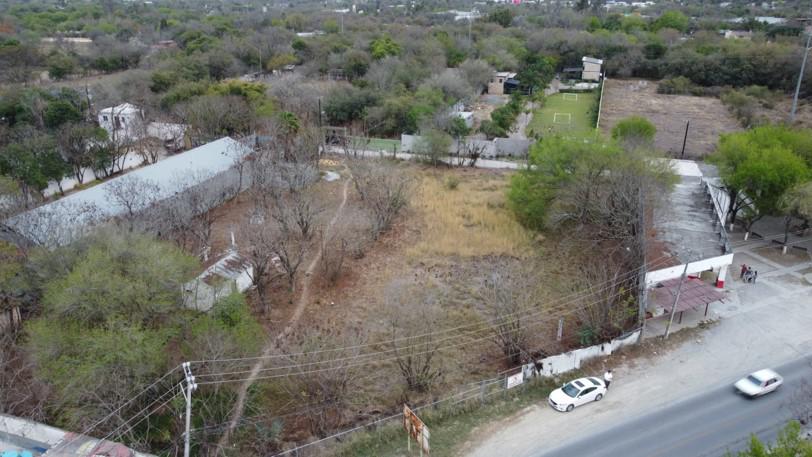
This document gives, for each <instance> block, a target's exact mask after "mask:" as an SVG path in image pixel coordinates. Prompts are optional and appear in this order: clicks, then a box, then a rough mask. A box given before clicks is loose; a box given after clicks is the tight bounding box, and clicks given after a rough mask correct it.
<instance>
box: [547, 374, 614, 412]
mask: <svg viewBox="0 0 812 457" xmlns="http://www.w3.org/2000/svg"><path fill="white" fill-rule="evenodd" d="M604 395H606V386H605V385H604V383H603V381H602V380H600V379H598V378H593V377H588V378H579V379H576V380H574V381H570V382H568V383H566V384H564V385H563V386H561V387H560V388H558V389H555V390H554V391H552V392H551V393H550V397H549V398H548V399H547V401H548V403H550V406H552V407H553V408H554V409H556V410H558V411H566V412H570V411H572V410H573V409H575V407H576V406H581V405H583V404H584V403H589V402H593V401H601V399H602V398H603V397H604Z"/></svg>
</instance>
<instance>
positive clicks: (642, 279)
mask: <svg viewBox="0 0 812 457" xmlns="http://www.w3.org/2000/svg"><path fill="white" fill-rule="evenodd" d="M637 206H638V208H639V209H638V211H639V212H640V214H638V216H637V225H638V229H637V230H638V233H637V238H638V241H637V244H638V246H639V248H640V249H641V250H642V252H641V256H642V257H643V259H642V263H641V264H640V273H638V275H639V276H638V277H637V281H638V287H639V290H638V293H637V302H638V303H637V304H638V309H637V313H638V314H637V321H638V322H637V325H639V326H640V338H639V339H638V341H643V333H644V332H645V330H646V305H647V302H646V301H647V298H648V297H647V293H648V287H647V285H646V206H645V200H643V187H642V186H640V187H638V188H637Z"/></svg>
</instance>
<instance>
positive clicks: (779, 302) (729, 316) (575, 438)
mask: <svg viewBox="0 0 812 457" xmlns="http://www.w3.org/2000/svg"><path fill="white" fill-rule="evenodd" d="M759 246H768V244H767V243H763V242H759V243H755V242H754V243H753V245H752V246H744V247H739V248H737V252H736V255H735V257H734V260H733V264H734V265H740V264H742V263H746V264H748V265H753V266H754V268H756V269H758V271H759V276H758V279H759V282H758V283H756V284H745V283H743V282H741V281H740V280H739V278H738V276H737V275H731V276H733V277H732V278H730V279H729V280H728V283H727V284H726V286H727V287H728V289H727V291H726V295H727V298H726V299H725V301H724V303H721V304H717V305H715V306H713V307H712V308H711V316H712V317H713V318H715V319H718V323H717V324H716V325H713V326H711V327H710V328H707V329H705V330H703V331H701V332H698V333H696V334H695V337H694V338H692V339H691V340H688V341H685V342H684V343H682V344H678V345H676V346H674V347H672V348H670V349H663V350H656V351H655V352H653V353H647V354H646V355H645V356H639V357H634V358H632V357H630V358H627V359H624V355H623V354H621V355H620V357H619V358H618V357H615V358H613V360H610V361H607V363H609V364H611V365H607V366H605V367H603V368H610V367H611V368H612V370H613V372H614V373H615V382H614V383H613V384H612V392H611V395H609V396H607V397H606V398H604V399H603V400H602V401H601V402H599V403H597V404H593V405H589V407H584V408H577V409H576V410H575V411H573V412H572V413H569V414H560V413H557V412H556V411H554V410H553V409H552V408H550V407H549V406H547V405H546V404H545V403H542V402H540V403H539V404H537V405H532V406H529V407H527V408H524V409H523V410H522V411H520V412H519V413H517V414H515V415H513V416H511V417H509V418H506V419H504V420H500V421H494V422H491V423H488V424H486V425H484V426H482V427H480V428H479V429H478V430H476V432H475V433H472V434H471V438H470V439H469V441H467V442H466V443H465V444H464V445H463V446H461V447H460V449H459V450H458V452H457V453H456V454H457V455H458V456H459V457H463V456H464V457H493V456H497V455H504V456H510V457H537V456H538V455H539V454H540V453H541V452H549V451H551V450H553V449H554V448H555V447H557V446H559V445H570V444H572V443H577V442H579V440H581V439H583V438H584V437H585V436H587V435H588V434H589V433H585V432H584V430H588V431H589V432H591V433H595V432H600V431H602V430H607V429H610V428H612V427H615V426H617V425H618V424H620V423H625V421H627V420H636V419H638V418H641V417H651V416H648V415H654V414H657V412H658V411H661V410H671V408H672V407H673V406H674V405H677V404H681V403H682V402H684V401H685V399H686V398H692V396H694V395H697V394H698V393H702V392H706V391H707V390H708V389H709V388H713V387H714V386H729V385H730V384H731V383H732V382H734V381H735V380H736V379H737V378H738V377H741V376H742V374H743V373H748V372H749V371H752V370H755V369H758V368H762V367H767V366H782V365H783V364H787V363H791V362H793V361H794V360H796V359H798V358H799V357H809V356H812V331H810V328H812V283H810V282H807V281H806V280H805V279H804V278H805V275H806V274H808V272H810V271H812V261H810V260H806V261H800V262H799V261H797V260H796V261H790V259H789V258H787V257H780V256H777V255H774V254H775V253H773V254H769V252H767V251H766V250H765V249H766V248H761V247H759ZM770 258H773V259H775V260H771V259H770ZM694 314H695V315H692V316H693V317H691V318H690V319H693V321H690V319H689V318H688V317H686V325H687V323H688V322H689V321H690V322H693V325H695V324H696V321H697V320H698V319H702V318H703V317H702V313H701V312H698V313H694ZM650 327H651V328H653V325H652V326H650ZM650 334H653V332H650ZM653 341H655V342H656V340H653ZM603 368H598V369H597V370H596V372H595V373H592V374H596V375H600V373H601V372H602V369H603ZM810 379H812V371H810ZM560 380H561V381H562V382H563V381H566V380H568V379H567V376H562V377H561V379H560ZM776 394H777V395H776V398H778V397H780V396H781V395H783V394H779V393H776ZM737 400H738V399H736V398H733V399H728V400H727V401H737ZM760 400H767V401H774V399H768V398H767V397H765V398H763V399H760ZM762 404H766V402H765V403H762V402H761V401H759V402H757V403H754V405H757V406H760V405H762ZM689 417H690V418H693V419H695V418H696V417H695V416H694V415H690V416H689ZM737 424H738V423H737ZM706 425H707V424H706ZM683 426H684V425H682V424H678V425H674V424H671V428H672V429H673V428H674V427H678V428H681V427H683ZM652 430H653V431H651V432H649V433H647V434H646V435H647V436H653V437H652V438H651V439H652V440H655V442H659V440H661V439H663V440H665V439H666V438H663V437H664V436H668V433H669V432H670V433H676V432H677V431H678V430H661V429H657V428H654V429H652ZM753 430H758V428H755V429H753ZM749 431H750V430H748V432H749ZM627 435H628V437H627V439H634V433H629V434H627ZM599 449H601V447H600V446H598V447H596V448H595V450H599ZM570 455H573V456H578V455H589V456H592V455H593V453H592V450H590V452H587V453H582V454H577V453H574V454H570ZM610 455H611V454H610ZM614 455H617V456H624V457H625V454H622V453H615V454H614ZM630 455H636V454H630ZM641 455H644V453H642V454H641ZM655 455H656V454H655ZM673 455H684V456H691V457H694V456H693V454H691V452H683V453H679V452H678V453H675V454H673Z"/></svg>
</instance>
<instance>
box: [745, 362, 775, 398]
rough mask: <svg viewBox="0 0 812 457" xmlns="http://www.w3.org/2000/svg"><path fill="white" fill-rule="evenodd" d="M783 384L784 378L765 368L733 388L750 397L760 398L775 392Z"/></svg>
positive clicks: (748, 376) (746, 377) (751, 374)
mask: <svg viewBox="0 0 812 457" xmlns="http://www.w3.org/2000/svg"><path fill="white" fill-rule="evenodd" d="M783 383H784V378H782V377H781V375H779V374H778V373H776V372H774V371H773V370H770V369H769V368H765V369H763V370H758V371H756V372H755V373H750V374H749V375H747V376H745V377H744V378H741V379H739V380H738V381H736V384H733V386H734V387H736V390H738V391H739V392H741V393H743V394H745V395H747V396H748V397H758V396H761V395H764V394H768V393H770V392H772V391H774V390H775V389H777V388H778V387H780V386H781V384H783Z"/></svg>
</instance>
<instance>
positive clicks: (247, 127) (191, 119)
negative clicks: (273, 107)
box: [175, 95, 256, 145]
mask: <svg viewBox="0 0 812 457" xmlns="http://www.w3.org/2000/svg"><path fill="white" fill-rule="evenodd" d="M175 112H176V113H177V115H178V116H179V117H180V119H181V120H182V121H183V122H184V123H186V124H189V131H190V136H191V137H192V143H193V144H195V145H199V144H203V143H207V142H209V141H212V140H214V139H217V138H220V137H222V136H232V135H244V134H249V133H251V132H252V131H253V128H254V125H255V123H256V114H255V112H254V110H253V109H252V108H251V106H250V105H249V104H248V102H246V101H245V99H244V98H243V97H240V96H236V95H203V96H200V97H195V98H194V99H192V100H191V101H189V102H186V103H183V104H181V105H180V106H178V107H176V109H175Z"/></svg>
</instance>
